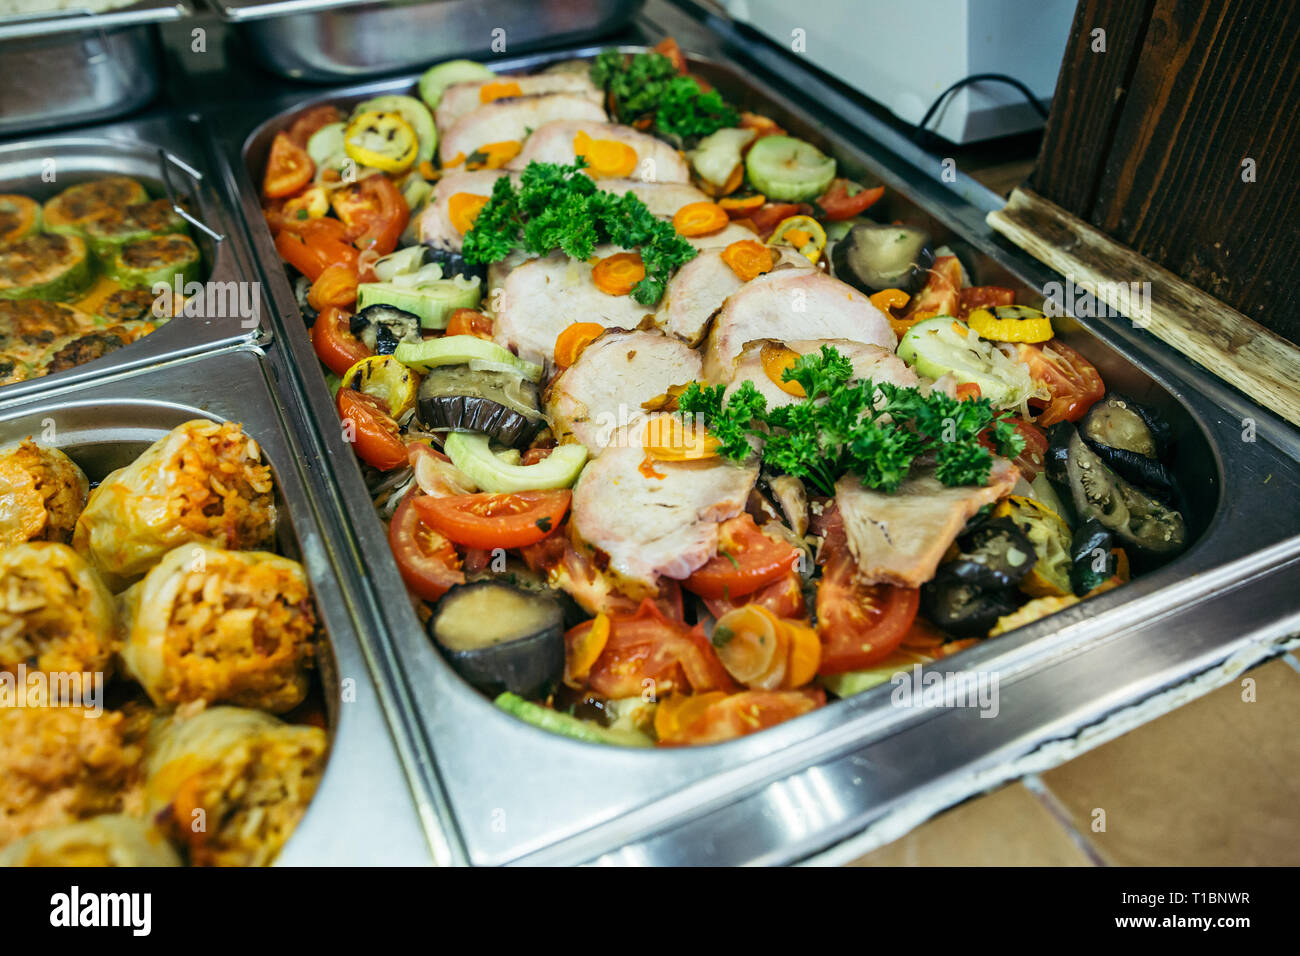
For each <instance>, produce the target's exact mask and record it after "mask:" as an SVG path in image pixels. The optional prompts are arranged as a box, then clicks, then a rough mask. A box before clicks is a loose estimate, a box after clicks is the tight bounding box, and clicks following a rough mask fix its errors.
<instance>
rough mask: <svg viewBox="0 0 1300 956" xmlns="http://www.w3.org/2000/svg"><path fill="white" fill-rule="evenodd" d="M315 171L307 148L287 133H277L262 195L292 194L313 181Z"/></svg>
mask: <svg viewBox="0 0 1300 956" xmlns="http://www.w3.org/2000/svg"><path fill="white" fill-rule="evenodd" d="M315 171H316V168H315V166H313V165H312V161H311V157H310V156H308V155H307V151H306V150H305V149H303V148H302V147H301V146H298V145H296V144H295V143H294V141H293V140H291V139H290V138H289V135H288V134H287V133H276V134H275V139H273V140H272V141H271V155H270V156H269V157H268V158H267V160H266V175H265V176H264V177H263V178H262V195H263V196H265V197H266V198H267V199H283V198H284V197H285V196H292V195H293V194H294V193H296V192H297V191H298V190H300V189H302V187H303V186H306V185H307V184H308V183H309V182H311V177H312V173H314V172H315Z"/></svg>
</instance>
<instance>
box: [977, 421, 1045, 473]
mask: <svg viewBox="0 0 1300 956" xmlns="http://www.w3.org/2000/svg"><path fill="white" fill-rule="evenodd" d="M1011 423H1012V424H1013V425H1014V426H1015V428H1016V431H1017V432H1019V433H1020V437H1021V438H1023V439H1024V440H1025V450H1024V451H1022V452H1021V453H1020V454H1019V455H1017V456H1016V458H1015V460H1014V461H1013V462H1012V464H1013V465H1015V466H1016V467H1017V468H1018V469H1020V474H1022V475H1024V477H1025V481H1033V480H1034V479H1035V478H1037V477H1038V475H1039V473H1040V472H1042V470H1043V469H1044V468H1046V467H1047V444H1048V442H1047V434H1046V433H1045V432H1044V431H1043V430H1042V429H1041V428H1039V427H1038V426H1037V425H1031V424H1030V423H1029V422H1027V421H1025V420H1024V419H1023V418H1013V419H1012V420H1011ZM980 444H981V445H983V446H984V447H985V448H987V449H988V450H989V451H991V452H993V453H994V454H997V449H996V448H994V447H993V440H992V439H991V438H989V437H988V432H987V431H986V432H984V433H983V434H981V435H980Z"/></svg>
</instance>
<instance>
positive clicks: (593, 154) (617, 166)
mask: <svg viewBox="0 0 1300 956" xmlns="http://www.w3.org/2000/svg"><path fill="white" fill-rule="evenodd" d="M573 152H574V155H575V156H581V157H583V158H584V159H586V160H587V172H589V173H591V175H592V176H596V177H605V178H614V179H625V178H627V177H628V176H631V175H632V172H633V171H634V170H635V169H636V161H637V155H636V150H635V149H633V148H632V147H631V146H629V145H627V143H620V142H619V141H618V140H616V139H592V138H591V137H590V136H589V135H587V134H586V133H584V132H583V131H582V130H579V131H578V134H577V135H576V136H574V137H573Z"/></svg>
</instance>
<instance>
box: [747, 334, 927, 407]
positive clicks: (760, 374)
mask: <svg viewBox="0 0 1300 956" xmlns="http://www.w3.org/2000/svg"><path fill="white" fill-rule="evenodd" d="M769 342H770V340H767V339H761V340H759V341H757V342H750V343H748V344H747V345H746V346H745V349H744V351H743V352H741V353H740V358H739V359H737V360H736V365H735V368H734V370H733V372H732V377H731V384H729V385H728V386H727V391H726V396H727V397H728V398H729V397H731V393H732V392H734V391H735V390H736V389H738V388H740V383H741V382H745V381H749V382H753V383H754V387H755V388H757V389H758V390H759V391H760V392H762V393H763V395H764V397H765V398H766V399H767V407H768V408H777V407H779V406H781V405H789V404H791V403H792V402H797V401H801V399H800V398H799V396H797V395H792V394H790V393H789V392H787V391H786V390H785V389H783V388H781V386H780V385H778V384H777V383H776V382H774V381H772V379H771V378H769V377H768V374H767V372H765V371H764V370H763V359H762V354H763V346H764V345H767V344H768V343H769ZM779 344H782V345H784V346H785V347H786V348H788V349H791V350H792V351H795V352H798V353H799V354H800V355H810V354H812V353H815V352H820V351H821V348H822V346H823V345H829V346H831V347H833V348H834V349H836V350H837V351H838V352H839V353H840V354H841V355H843V356H844V357H845V358H847V359H848V360H849V362H850V363H852V365H853V377H854V378H869V379H871V380H872V381H873V382H892V383H893V384H895V385H901V386H904V387H907V388H915V387H916V386H917V384H918V382H919V381H920V380H919V379H918V378H917V375H916V372H914V371H912V369H911V367H909V366H908V364H907V363H906V362H904V361H903V360H902V359H900V358H899V357H898V356H897V355H895V354H894V353H893V352H891V351H890V350H889V349H886V348H882V347H881V346H879V345H867V344H865V343H863V342H850V341H848V340H846V339H808V340H805V341H802V342H783V343H779Z"/></svg>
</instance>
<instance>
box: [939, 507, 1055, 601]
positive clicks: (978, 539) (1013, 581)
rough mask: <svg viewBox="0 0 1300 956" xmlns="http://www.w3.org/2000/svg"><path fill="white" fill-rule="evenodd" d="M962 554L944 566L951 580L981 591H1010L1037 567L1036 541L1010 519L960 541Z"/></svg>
mask: <svg viewBox="0 0 1300 956" xmlns="http://www.w3.org/2000/svg"><path fill="white" fill-rule="evenodd" d="M957 547H958V549H959V550H960V552H961V553H960V554H959V555H958V556H957V557H956V558H955V559H954V560H953V561H950V562H948V563H947V564H946V565H944V571H945V572H946V573H947V575H948V576H949V577H951V578H954V579H956V580H958V581H963V582H966V583H969V584H972V585H974V586H975V587H976V588H981V589H990V590H991V589H1001V588H1010V587H1014V586H1015V585H1017V584H1019V583H1020V582H1021V580H1023V579H1024V578H1025V576H1026V575H1028V574H1029V572H1030V571H1032V570H1033V568H1034V562H1035V561H1036V560H1037V558H1036V555H1035V552H1034V545H1033V542H1032V541H1030V540H1029V538H1028V536H1027V535H1026V534H1025V533H1024V532H1023V531H1021V530H1020V529H1019V528H1018V527H1016V524H1015V522H1013V521H1012V520H1011V519H1010V518H995V519H993V520H991V521H985V522H983V523H981V524H980V525H979V526H978V527H976V528H975V529H974V530H972V531H968V532H966V533H965V534H964V535H962V537H960V538H958V539H957Z"/></svg>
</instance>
